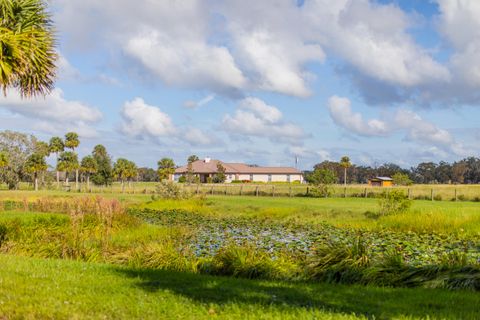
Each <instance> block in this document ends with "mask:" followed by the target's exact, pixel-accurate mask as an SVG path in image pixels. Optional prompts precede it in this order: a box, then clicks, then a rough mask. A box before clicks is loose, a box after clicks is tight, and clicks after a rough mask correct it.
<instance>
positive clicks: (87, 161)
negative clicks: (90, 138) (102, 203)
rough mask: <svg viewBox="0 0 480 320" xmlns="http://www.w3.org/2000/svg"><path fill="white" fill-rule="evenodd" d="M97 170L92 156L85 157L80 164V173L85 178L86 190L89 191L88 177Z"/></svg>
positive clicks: (96, 164)
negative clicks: (83, 174)
mask: <svg viewBox="0 0 480 320" xmlns="http://www.w3.org/2000/svg"><path fill="white" fill-rule="evenodd" d="M97 170H98V163H97V161H96V160H95V158H94V157H92V156H86V157H84V158H83V159H82V162H81V163H80V171H81V172H83V173H85V175H86V176H87V190H90V175H91V174H94V173H96V172H97Z"/></svg>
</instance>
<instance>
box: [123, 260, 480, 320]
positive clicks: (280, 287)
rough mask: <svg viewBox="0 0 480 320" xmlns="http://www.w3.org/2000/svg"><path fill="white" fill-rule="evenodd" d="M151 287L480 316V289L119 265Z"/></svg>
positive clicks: (376, 312) (299, 303)
mask: <svg viewBox="0 0 480 320" xmlns="http://www.w3.org/2000/svg"><path fill="white" fill-rule="evenodd" d="M116 270H117V272H119V273H121V274H123V275H126V276H128V277H130V278H134V279H135V280H136V281H137V282H136V283H135V285H137V286H139V287H140V288H142V289H144V290H146V291H151V292H154V291H159V290H169V291H171V292H174V293H175V294H179V295H182V296H184V297H187V298H189V299H191V300H194V301H197V302H200V303H205V304H209V303H214V304H219V305H222V304H226V303H239V304H255V305H268V306H274V307H278V308H285V307H291V308H306V309H322V310H329V311H333V312H343V313H347V314H352V313H354V314H357V315H358V314H363V315H366V316H368V317H369V318H375V319H391V318H397V317H399V316H407V317H421V318H424V317H427V316H429V317H430V318H441V319H480V310H479V309H478V305H480V294H478V293H476V292H467V291H455V292H453V291H446V290H433V289H420V288H418V289H393V288H378V287H363V286H345V285H331V284H321V283H291V282H275V281H264V280H246V279H236V278H230V277H215V276H206V275H197V274H189V273H181V272H171V271H162V270H137V269H122V268H118V269H116Z"/></svg>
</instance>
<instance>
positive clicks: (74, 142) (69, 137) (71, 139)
mask: <svg viewBox="0 0 480 320" xmlns="http://www.w3.org/2000/svg"><path fill="white" fill-rule="evenodd" d="M79 145H80V140H79V139H78V134H77V133H75V132H69V133H67V134H66V135H65V147H66V148H69V149H72V151H73V152H75V148H76V147H78V146H79ZM75 189H76V190H78V168H77V169H76V170H75Z"/></svg>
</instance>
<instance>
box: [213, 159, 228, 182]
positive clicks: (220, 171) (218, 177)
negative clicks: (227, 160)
mask: <svg viewBox="0 0 480 320" xmlns="http://www.w3.org/2000/svg"><path fill="white" fill-rule="evenodd" d="M225 171H226V170H225V167H224V166H223V165H222V163H221V162H220V161H219V162H218V163H217V173H216V174H215V176H214V177H213V182H214V183H224V182H225V180H227V176H226V175H225Z"/></svg>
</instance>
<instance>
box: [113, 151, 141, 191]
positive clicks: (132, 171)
mask: <svg viewBox="0 0 480 320" xmlns="http://www.w3.org/2000/svg"><path fill="white" fill-rule="evenodd" d="M113 174H114V176H115V178H117V179H119V180H120V182H121V184H122V193H124V192H125V182H126V181H130V180H131V179H132V178H134V177H136V176H137V166H136V165H135V163H133V162H132V161H129V160H127V159H124V158H120V159H118V160H117V161H116V162H115V164H114V165H113Z"/></svg>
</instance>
